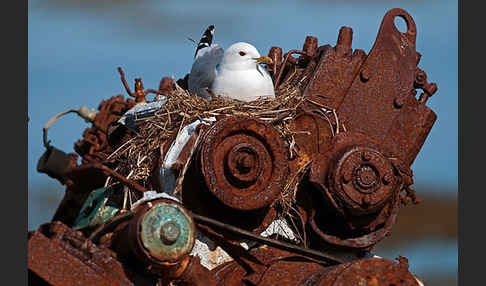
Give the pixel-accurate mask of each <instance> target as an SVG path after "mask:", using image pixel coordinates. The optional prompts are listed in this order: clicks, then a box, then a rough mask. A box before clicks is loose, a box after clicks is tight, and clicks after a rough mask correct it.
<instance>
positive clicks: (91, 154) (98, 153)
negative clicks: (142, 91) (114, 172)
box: [74, 95, 135, 163]
mask: <svg viewBox="0 0 486 286" xmlns="http://www.w3.org/2000/svg"><path fill="white" fill-rule="evenodd" d="M134 105H135V101H134V100H132V99H127V100H125V99H124V98H123V96H122V95H118V96H114V97H111V98H110V99H108V100H103V101H101V103H100V105H99V106H98V112H97V113H96V117H95V119H94V122H93V126H92V127H90V128H87V129H86V130H85V131H84V132H83V139H82V140H79V141H77V142H76V143H75V144H74V150H75V151H76V153H78V154H79V155H80V156H81V158H82V159H83V161H82V162H83V163H87V162H88V161H89V160H90V159H91V160H96V161H103V160H105V159H106V158H107V157H108V156H109V155H110V154H111V153H112V152H113V151H114V149H113V148H112V146H110V144H108V128H109V126H110V125H111V124H112V123H113V122H115V121H116V120H118V119H119V118H120V116H122V115H123V114H124V113H125V112H127V111H128V110H129V109H130V108H132V107H133V106H134Z"/></svg>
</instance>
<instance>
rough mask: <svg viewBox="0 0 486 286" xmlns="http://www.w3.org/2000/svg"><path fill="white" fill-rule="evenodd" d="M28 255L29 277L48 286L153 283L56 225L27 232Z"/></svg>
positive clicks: (78, 236) (63, 227)
mask: <svg viewBox="0 0 486 286" xmlns="http://www.w3.org/2000/svg"><path fill="white" fill-rule="evenodd" d="M28 253H29V254H28V268H29V271H31V272H32V274H31V275H33V276H34V277H36V276H37V277H38V279H37V281H43V282H44V283H47V284H48V285H154V283H155V281H156V277H150V276H144V275H141V274H139V273H136V272H133V271H131V270H130V269H127V268H126V267H125V266H124V265H123V264H122V263H121V262H120V261H118V260H117V259H116V257H115V256H113V255H111V254H110V252H109V251H106V250H104V249H102V248H100V247H98V246H97V245H95V244H94V243H93V242H91V241H90V240H88V239H87V238H86V237H84V235H83V234H82V233H81V232H79V231H73V230H72V229H70V228H69V227H67V226H66V225H64V224H62V223H60V222H52V223H47V224H43V225H42V226H41V227H40V228H39V229H38V230H37V231H32V232H29V242H28ZM39 278H40V279H39ZM29 285H30V284H29ZM44 285H45V284H44Z"/></svg>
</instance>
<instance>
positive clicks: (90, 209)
mask: <svg viewBox="0 0 486 286" xmlns="http://www.w3.org/2000/svg"><path fill="white" fill-rule="evenodd" d="M112 194H113V189H112V188H100V189H96V190H94V191H93V192H91V194H90V195H89V196H88V198H87V199H86V201H85V202H84V204H83V207H82V208H81V211H80V212H79V215H78V217H77V218H76V221H75V223H74V227H73V229H80V228H85V227H95V226H97V225H100V224H102V223H104V222H106V221H107V220H109V219H110V218H112V217H113V216H115V214H116V213H117V212H118V210H119V209H120V208H119V207H118V206H117V205H116V204H115V203H114V202H112V201H111V200H110V196H111V195H112Z"/></svg>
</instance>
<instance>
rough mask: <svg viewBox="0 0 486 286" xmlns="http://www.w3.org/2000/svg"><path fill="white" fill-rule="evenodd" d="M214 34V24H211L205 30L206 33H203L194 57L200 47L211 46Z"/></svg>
mask: <svg viewBox="0 0 486 286" xmlns="http://www.w3.org/2000/svg"><path fill="white" fill-rule="evenodd" d="M213 36H214V25H211V26H209V27H208V28H207V29H206V31H204V34H203V35H202V37H201V40H200V41H199V44H198V45H197V48H196V53H195V54H194V57H196V56H197V52H199V50H200V49H203V48H206V47H209V46H211V43H212V42H213Z"/></svg>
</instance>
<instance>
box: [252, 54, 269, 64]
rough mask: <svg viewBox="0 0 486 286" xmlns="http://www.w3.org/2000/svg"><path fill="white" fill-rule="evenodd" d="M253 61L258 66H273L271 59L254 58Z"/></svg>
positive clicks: (264, 57) (263, 57)
mask: <svg viewBox="0 0 486 286" xmlns="http://www.w3.org/2000/svg"><path fill="white" fill-rule="evenodd" d="M255 61H256V62H257V63H259V64H273V61H272V59H271V58H270V57H266V56H261V57H259V58H256V59H255Z"/></svg>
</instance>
